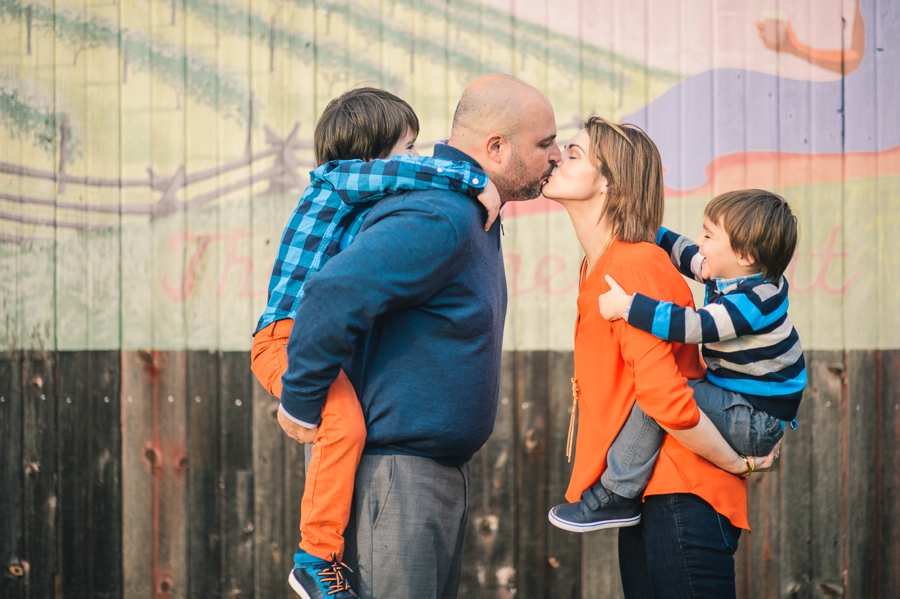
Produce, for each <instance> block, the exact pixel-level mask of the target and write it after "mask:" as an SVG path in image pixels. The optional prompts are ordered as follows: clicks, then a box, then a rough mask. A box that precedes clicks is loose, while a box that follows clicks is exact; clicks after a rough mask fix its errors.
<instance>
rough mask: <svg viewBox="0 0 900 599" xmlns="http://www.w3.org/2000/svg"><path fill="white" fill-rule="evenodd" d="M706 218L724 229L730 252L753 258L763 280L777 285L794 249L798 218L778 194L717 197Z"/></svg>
mask: <svg viewBox="0 0 900 599" xmlns="http://www.w3.org/2000/svg"><path fill="white" fill-rule="evenodd" d="M705 216H706V217H707V218H708V219H709V220H711V221H712V222H714V223H716V224H717V225H719V226H721V227H722V228H723V229H725V232H726V233H728V237H729V240H730V241H731V249H732V251H733V252H734V253H735V254H737V255H738V256H748V257H750V258H753V260H754V262H755V264H754V266H755V267H756V268H758V269H759V271H760V272H761V273H762V275H763V278H764V279H766V280H769V281H775V282H777V281H778V279H780V278H781V275H783V274H784V271H785V270H786V269H787V267H788V264H790V263H791V259H792V258H793V257H794V252H795V251H796V250H797V217H796V216H794V213H793V212H791V207H790V205H788V203H787V202H786V201H785V200H784V198H783V197H781V196H780V195H778V194H774V193H772V192H770V191H765V190H762V189H742V190H739V191H729V192H728V193H723V194H722V195H719V196H716V197H715V198H713V200H712V201H711V202H710V203H709V204H707V206H706V211H705Z"/></svg>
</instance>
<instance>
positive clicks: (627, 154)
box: [543, 117, 778, 599]
mask: <svg viewBox="0 0 900 599" xmlns="http://www.w3.org/2000/svg"><path fill="white" fill-rule="evenodd" d="M543 194H544V195H545V196H546V197H547V198H550V199H552V200H554V201H556V202H558V203H559V204H561V205H562V206H563V207H564V208H565V209H566V210H567V211H568V213H569V216H570V217H571V219H572V223H573V224H574V226H575V233H576V235H577V236H578V239H579V241H580V242H581V245H582V247H583V249H584V253H585V261H584V264H583V265H582V273H581V289H580V292H579V297H578V322H577V325H576V330H575V378H576V381H575V382H576V389H577V390H578V397H579V403H578V409H579V420H578V436H577V444H576V454H575V465H574V470H573V472H572V479H571V481H570V484H569V489H568V491H567V493H566V498H567V499H568V500H569V501H570V502H576V501H578V500H579V499H580V498H581V497H582V493H583V492H585V490H587V489H588V488H589V487H591V485H593V484H594V483H595V482H597V481H598V479H599V478H600V475H601V474H602V473H603V471H604V470H605V468H606V454H607V451H608V450H609V447H610V445H611V444H612V442H613V440H614V439H615V437H616V435H617V434H618V432H619V430H620V429H621V428H622V425H623V424H624V423H625V421H626V419H627V418H628V415H629V414H630V412H631V409H632V407H633V406H634V403H635V401H636V402H637V403H638V405H639V406H640V408H641V409H643V411H644V412H645V413H646V414H648V415H649V416H651V417H652V418H653V419H654V420H656V421H657V422H658V423H659V424H660V426H662V427H663V428H664V429H665V430H666V431H667V432H669V433H670V434H669V435H667V436H666V438H665V441H664V442H663V445H662V448H661V450H660V455H659V458H658V459H657V462H656V467H655V470H654V471H653V476H652V477H651V479H650V482H649V484H648V485H647V488H646V490H645V493H644V498H645V500H644V503H643V505H642V520H641V522H640V524H638V525H637V526H633V527H630V528H623V529H621V530H620V531H619V568H620V572H621V575H622V585H623V588H624V590H625V596H626V597H629V598H643V597H711V598H712V597H715V598H717V599H719V598H724V597H734V596H735V588H734V557H733V556H734V552H735V550H736V549H737V543H738V538H739V536H740V531H741V529H747V528H748V523H747V492H746V482H745V480H744V479H743V476H746V475H747V474H748V470H749V466H750V465H751V464H748V463H747V462H746V461H745V460H744V459H743V458H742V457H741V456H739V455H738V454H737V453H735V452H734V450H732V449H731V447H730V446H729V445H728V444H727V443H726V442H725V440H724V439H722V437H721V435H719V433H718V431H717V430H716V429H715V427H714V426H713V425H712V423H711V422H710V420H709V419H708V418H706V416H705V415H703V413H702V412H700V411H699V410H698V408H697V405H696V403H695V402H694V399H693V395H692V392H691V389H690V388H689V387H688V386H687V378H691V379H696V378H702V376H703V366H702V364H701V362H700V359H699V355H698V352H697V347H696V346H690V345H680V344H672V343H666V342H664V341H661V340H659V339H656V338H655V337H653V336H652V335H649V334H647V333H643V332H641V331H639V330H637V329H635V328H632V327H629V326H628V325H627V324H626V323H625V322H624V321H622V320H619V321H615V322H608V321H606V320H605V319H604V318H603V317H602V316H601V315H600V311H599V307H598V298H599V296H600V294H602V293H605V292H606V291H608V290H609V285H608V284H607V283H606V281H605V276H606V275H611V276H612V278H614V279H615V280H616V281H618V282H619V283H620V285H622V287H624V288H625V289H627V290H628V291H629V292H630V293H635V292H640V293H644V294H645V295H648V296H650V297H654V298H659V299H665V300H667V301H672V302H675V303H678V304H681V305H688V304H692V302H693V298H692V295H691V292H690V290H689V289H688V287H687V284H686V283H685V281H684V279H683V278H682V277H681V275H680V274H679V273H678V271H677V270H676V269H675V267H674V266H672V264H671V262H670V260H669V257H668V256H667V255H666V254H665V252H663V251H662V250H661V249H659V248H658V247H657V246H656V244H655V243H654V241H655V239H656V233H657V231H658V229H659V227H660V226H661V225H662V217H663V209H664V205H663V179H662V164H661V162H660V158H659V153H658V151H657V149H656V146H655V145H654V144H653V142H652V141H651V140H650V138H649V137H647V135H646V134H645V133H644V132H643V131H642V130H641V129H639V128H638V127H634V126H629V125H615V124H613V123H610V122H608V121H606V120H604V119H602V118H599V117H594V118H592V119H590V120H589V121H588V122H587V123H585V129H584V130H582V131H581V132H579V133H578V135H576V136H575V137H574V138H573V139H572V141H571V142H570V143H569V144H567V145H566V147H565V151H564V152H563V155H562V160H561V162H560V164H559V165H558V167H557V169H556V170H555V171H554V172H553V175H552V176H551V177H550V179H549V181H548V182H547V184H546V185H545V186H544V189H543ZM777 451H778V448H777V447H776V449H775V451H773V453H772V454H770V455H769V456H767V457H766V458H751V459H752V460H753V463H752V465H753V470H754V471H758V470H765V469H767V468H768V467H769V466H770V465H771V462H772V460H773V459H774V454H775V453H777ZM701 456H703V457H701ZM704 458H705V459H704ZM707 460H709V461H707ZM711 462H712V463H711ZM713 464H716V465H713ZM717 466H718V467H717Z"/></svg>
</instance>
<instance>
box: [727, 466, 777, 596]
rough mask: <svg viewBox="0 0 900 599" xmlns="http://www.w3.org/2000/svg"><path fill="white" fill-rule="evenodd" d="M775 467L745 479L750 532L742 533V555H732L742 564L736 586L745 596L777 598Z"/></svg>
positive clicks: (736, 562)
mask: <svg viewBox="0 0 900 599" xmlns="http://www.w3.org/2000/svg"><path fill="white" fill-rule="evenodd" d="M778 467H779V464H778V463H777V462H776V464H775V466H774V467H773V468H772V470H771V471H770V472H766V473H761V474H760V475H759V476H755V477H753V478H752V479H751V480H749V481H748V485H747V486H748V489H747V495H748V504H749V509H750V529H751V530H752V531H753V532H752V534H747V532H746V531H744V532H743V533H742V534H741V539H740V542H739V543H738V546H739V547H742V548H743V549H744V552H745V553H743V554H742V555H741V557H742V558H743V560H741V559H739V558H738V556H735V569H736V570H737V569H738V568H740V567H741V566H743V567H744V568H746V570H745V571H744V572H743V574H744V575H745V578H744V580H742V581H737V582H738V583H739V585H738V588H740V589H741V590H744V591H745V592H746V595H744V596H745V597H747V598H748V599H749V598H751V597H753V598H756V597H760V598H765V599H769V598H773V599H774V598H777V597H780V596H781V593H780V592H779V590H778V586H779V582H780V572H779V568H780V563H781V559H780V558H781V552H780V550H781V543H780V536H779V526H778V525H779V519H778V509H779V486H780V485H779V479H778Z"/></svg>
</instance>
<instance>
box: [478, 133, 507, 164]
mask: <svg viewBox="0 0 900 599" xmlns="http://www.w3.org/2000/svg"><path fill="white" fill-rule="evenodd" d="M484 143H485V148H484V149H485V154H486V155H487V157H488V158H489V159H490V160H492V161H493V162H496V163H497V164H500V163H501V162H503V158H504V154H505V153H506V146H507V143H508V142H507V141H506V138H504V137H503V136H502V135H500V134H499V133H491V134H490V135H488V136H487V138H486V139H485V142H484Z"/></svg>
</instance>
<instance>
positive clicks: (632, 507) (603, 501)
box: [548, 483, 641, 532]
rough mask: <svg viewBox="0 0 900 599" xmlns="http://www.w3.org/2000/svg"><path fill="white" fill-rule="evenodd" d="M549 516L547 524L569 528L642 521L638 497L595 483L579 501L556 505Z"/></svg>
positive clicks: (582, 529) (581, 529)
mask: <svg viewBox="0 0 900 599" xmlns="http://www.w3.org/2000/svg"><path fill="white" fill-rule="evenodd" d="M548 517H549V519H550V524H552V525H553V526H555V527H557V528H561V529H563V530H568V531H570V532H589V531H592V530H601V529H603V528H623V527H625V526H634V525H635V524H638V523H639V522H640V521H641V498H640V497H635V498H634V499H629V498H628V497H622V496H621V495H616V494H615V493H613V492H612V491H608V490H607V489H606V488H605V487H604V486H603V485H601V484H600V483H597V484H595V485H594V486H592V487H588V489H587V490H586V491H585V492H584V493H582V494H581V501H576V502H575V503H564V504H563V505H558V506H556V507H554V508H553V509H551V510H550V514H549V515H548Z"/></svg>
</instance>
